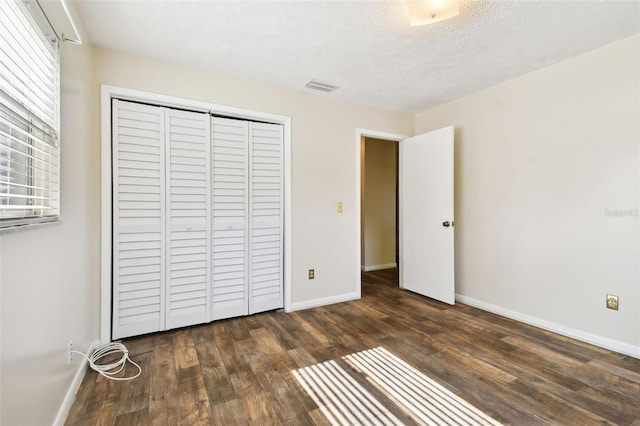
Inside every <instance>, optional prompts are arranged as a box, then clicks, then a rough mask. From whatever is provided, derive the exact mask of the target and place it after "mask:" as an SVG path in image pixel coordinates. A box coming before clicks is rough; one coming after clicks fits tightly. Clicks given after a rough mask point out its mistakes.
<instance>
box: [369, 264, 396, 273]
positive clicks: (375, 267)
mask: <svg viewBox="0 0 640 426" xmlns="http://www.w3.org/2000/svg"><path fill="white" fill-rule="evenodd" d="M396 266H398V265H397V264H396V263H384V264H382V265H362V266H361V267H360V268H361V269H362V271H363V272H371V271H379V270H381V269H391V268H395V267H396Z"/></svg>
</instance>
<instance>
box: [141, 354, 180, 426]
mask: <svg viewBox="0 0 640 426" xmlns="http://www.w3.org/2000/svg"><path fill="white" fill-rule="evenodd" d="M151 370H152V371H154V372H156V373H155V374H151V375H150V377H149V379H150V382H149V420H150V422H151V423H152V424H160V423H163V422H166V424H178V420H179V415H180V413H179V408H178V378H177V373H176V365H175V357H174V353H173V346H172V345H170V344H165V345H162V346H156V350H155V351H154V352H153V354H152V357H151Z"/></svg>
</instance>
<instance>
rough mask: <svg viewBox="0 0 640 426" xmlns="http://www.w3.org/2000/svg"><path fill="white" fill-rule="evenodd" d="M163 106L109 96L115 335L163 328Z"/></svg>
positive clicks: (141, 332) (133, 333)
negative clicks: (111, 128) (142, 103)
mask: <svg viewBox="0 0 640 426" xmlns="http://www.w3.org/2000/svg"><path fill="white" fill-rule="evenodd" d="M164 116H165V115H164V109H163V108H160V107H155V106H149V105H141V104H136V103H132V102H125V101H120V100H114V101H113V115H112V122H113V133H112V134H113V136H112V137H113V314H112V316H113V329H112V333H113V336H112V337H113V338H114V339H119V338H121V337H128V336H135V335H138V334H144V333H150V332H153V331H160V330H164V328H165V294H164V289H165V281H166V277H165V264H166V263H165V259H166V254H165V244H166V235H165V221H166V218H165V205H166V195H165V151H164V127H165V125H164V123H165V121H164Z"/></svg>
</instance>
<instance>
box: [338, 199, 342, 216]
mask: <svg viewBox="0 0 640 426" xmlns="http://www.w3.org/2000/svg"><path fill="white" fill-rule="evenodd" d="M342 211H343V207H342V201H338V213H342Z"/></svg>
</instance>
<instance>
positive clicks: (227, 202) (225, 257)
mask: <svg viewBox="0 0 640 426" xmlns="http://www.w3.org/2000/svg"><path fill="white" fill-rule="evenodd" d="M212 123H213V124H212V127H213V129H212V130H213V132H212V133H213V138H212V144H213V179H212V192H213V205H212V212H213V238H212V251H213V253H212V261H213V265H212V267H213V274H212V275H213V277H212V295H211V301H212V311H211V319H212V320H216V319H222V318H230V317H235V316H240V315H247V314H248V303H247V299H248V294H249V293H248V291H249V290H248V284H249V281H248V279H249V275H248V271H247V269H248V264H247V255H248V226H247V220H248V212H247V209H248V202H247V200H248V184H249V181H248V145H249V139H248V138H249V136H248V135H249V123H248V122H246V121H242V120H232V119H226V118H219V117H213V118H212Z"/></svg>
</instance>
